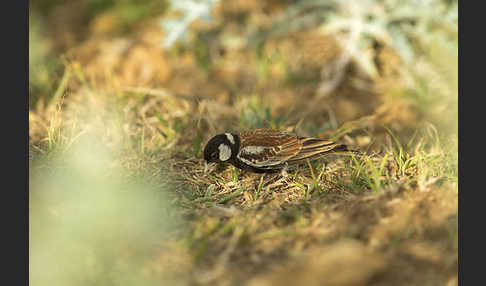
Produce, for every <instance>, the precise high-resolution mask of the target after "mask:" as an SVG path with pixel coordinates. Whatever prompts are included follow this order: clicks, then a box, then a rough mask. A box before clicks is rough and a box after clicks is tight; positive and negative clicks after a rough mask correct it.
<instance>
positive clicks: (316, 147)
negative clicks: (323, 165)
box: [289, 137, 343, 164]
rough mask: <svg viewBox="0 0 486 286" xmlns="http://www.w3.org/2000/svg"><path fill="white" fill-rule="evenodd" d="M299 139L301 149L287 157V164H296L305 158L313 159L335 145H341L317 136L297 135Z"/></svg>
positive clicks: (331, 149)
mask: <svg viewBox="0 0 486 286" xmlns="http://www.w3.org/2000/svg"><path fill="white" fill-rule="evenodd" d="M299 139H300V141H301V143H302V149H301V150H300V152H299V153H298V154H296V155H295V156H293V157H292V158H290V159H289V164H296V163H299V162H302V161H305V160H306V159H309V160H314V159H317V158H318V157H321V156H323V155H324V154H326V153H330V152H333V150H334V149H335V148H337V147H339V148H340V147H342V146H343V145H342V144H338V143H334V142H332V141H328V140H323V139H318V138H311V137H299Z"/></svg>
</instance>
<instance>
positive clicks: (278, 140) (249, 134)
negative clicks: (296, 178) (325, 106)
mask: <svg viewBox="0 0 486 286" xmlns="http://www.w3.org/2000/svg"><path fill="white" fill-rule="evenodd" d="M355 152H356V151H354V150H349V149H348V147H347V146H346V145H344V144H339V143H335V142H333V141H329V140H324V139H319V138H314V137H303V136H298V135H296V134H292V133H289V132H286V131H280V130H273V129H266V128H259V129H253V130H248V131H243V132H241V133H239V134H236V133H222V134H218V135H215V136H214V137H212V138H211V139H210V140H209V141H208V143H207V144H206V146H205V147H204V160H205V162H204V172H205V173H206V172H207V171H208V170H210V169H211V168H212V167H213V166H214V165H216V164H218V163H222V162H227V163H230V164H232V165H233V166H235V167H236V168H239V169H242V170H245V171H249V172H254V173H274V172H279V171H280V172H286V169H287V167H290V166H295V165H299V164H302V163H306V162H307V160H309V161H312V160H316V159H318V158H321V157H322V156H324V155H327V154H333V153H335V154H338V153H342V154H353V153H355Z"/></svg>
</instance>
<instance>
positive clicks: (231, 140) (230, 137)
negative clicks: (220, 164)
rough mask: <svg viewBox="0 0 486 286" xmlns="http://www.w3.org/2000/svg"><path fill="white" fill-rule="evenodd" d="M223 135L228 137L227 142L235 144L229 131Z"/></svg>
mask: <svg viewBox="0 0 486 286" xmlns="http://www.w3.org/2000/svg"><path fill="white" fill-rule="evenodd" d="M224 135H226V138H228V140H229V142H230V143H231V144H232V145H234V144H235V138H234V137H233V135H231V134H230V133H225V134H224Z"/></svg>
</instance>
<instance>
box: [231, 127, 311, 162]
mask: <svg viewBox="0 0 486 286" xmlns="http://www.w3.org/2000/svg"><path fill="white" fill-rule="evenodd" d="M240 140H241V146H240V152H239V153H238V155H237V156H238V158H239V159H240V160H242V161H243V162H245V163H247V164H249V165H252V166H255V167H258V168H265V167H267V166H268V167H272V166H275V165H279V164H283V163H284V162H285V161H286V160H288V159H289V158H291V157H292V156H295V155H296V154H297V153H299V151H300V149H301V148H302V143H301V142H300V140H299V139H298V137H297V136H296V135H293V134H289V133H286V132H282V131H277V130H271V129H255V130H250V131H245V132H242V133H241V134H240Z"/></svg>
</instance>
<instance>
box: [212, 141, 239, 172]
mask: <svg viewBox="0 0 486 286" xmlns="http://www.w3.org/2000/svg"><path fill="white" fill-rule="evenodd" d="M238 144H239V138H238V136H237V135H235V134H230V133H224V134H219V135H216V136H214V137H213V138H211V139H210V140H209V141H208V143H207V144H206V147H204V160H206V166H205V169H208V168H209V167H210V166H211V165H214V163H220V162H225V161H228V160H229V159H230V158H231V157H233V155H234V154H236V152H238Z"/></svg>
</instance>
